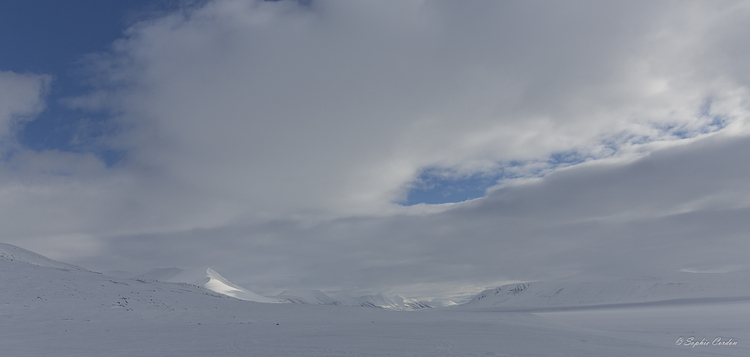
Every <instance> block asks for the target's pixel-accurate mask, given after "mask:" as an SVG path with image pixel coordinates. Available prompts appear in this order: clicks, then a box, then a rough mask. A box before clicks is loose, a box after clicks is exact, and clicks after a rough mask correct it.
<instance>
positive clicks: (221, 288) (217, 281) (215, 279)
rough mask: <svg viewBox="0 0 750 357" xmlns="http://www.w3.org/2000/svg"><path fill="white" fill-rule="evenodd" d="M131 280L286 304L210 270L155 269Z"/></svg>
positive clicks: (248, 299) (282, 300) (281, 300)
mask: <svg viewBox="0 0 750 357" xmlns="http://www.w3.org/2000/svg"><path fill="white" fill-rule="evenodd" d="M133 279H136V280H156V281H163V282H170V283H187V284H193V285H197V286H201V287H204V288H206V289H209V290H211V291H214V292H217V293H220V294H224V295H227V296H231V297H233V298H237V299H240V300H247V301H255V302H264V303H285V302H288V301H286V300H284V299H276V298H269V297H265V296H261V295H258V294H256V293H254V292H252V291H250V290H247V289H245V288H243V287H241V286H239V285H237V284H235V283H233V282H231V281H229V279H227V278H225V277H223V276H221V274H219V273H218V272H216V271H215V270H213V269H211V268H199V269H189V270H185V269H179V268H164V269H155V270H152V271H149V272H147V273H144V274H141V275H137V276H135V277H133Z"/></svg>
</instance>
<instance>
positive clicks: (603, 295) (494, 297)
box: [462, 272, 750, 310]
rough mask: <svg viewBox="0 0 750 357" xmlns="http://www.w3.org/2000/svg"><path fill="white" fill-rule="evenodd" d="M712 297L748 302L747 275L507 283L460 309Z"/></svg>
mask: <svg viewBox="0 0 750 357" xmlns="http://www.w3.org/2000/svg"><path fill="white" fill-rule="evenodd" d="M713 298H720V299H724V300H738V299H750V277H749V276H748V273H747V272H733V273H724V274H691V273H679V274H674V275H672V276H668V277H665V278H630V279H618V280H614V281H584V282H580V281H570V282H529V283H518V284H509V285H503V286H500V287H497V288H494V289H487V290H484V291H482V292H481V293H479V294H477V295H476V296H474V298H472V299H471V300H470V301H469V302H467V303H465V304H463V305H462V306H465V307H479V308H483V307H492V308H496V309H507V310H527V309H549V308H563V307H586V306H598V305H613V304H642V303H655V302H660V301H669V300H683V301H689V300H691V299H713Z"/></svg>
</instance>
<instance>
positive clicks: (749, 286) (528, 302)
mask: <svg viewBox="0 0 750 357" xmlns="http://www.w3.org/2000/svg"><path fill="white" fill-rule="evenodd" d="M0 261H4V262H7V263H14V262H16V263H26V264H31V265H35V266H42V267H49V268H56V269H60V270H66V271H80V272H82V273H87V274H89V273H93V272H90V271H88V270H86V269H83V268H81V267H78V266H75V265H72V264H67V263H62V262H58V261H55V260H52V259H49V258H47V257H44V256H42V255H39V254H36V253H34V252H31V251H28V250H25V249H22V248H19V247H16V246H13V245H9V244H3V243H0ZM97 274H98V273H97ZM105 277H106V276H105ZM119 280H120V281H128V280H129V281H140V282H165V283H182V284H190V285H194V286H197V287H199V288H200V289H201V290H202V291H206V292H210V293H219V294H222V295H226V296H231V297H234V298H237V299H240V300H247V301H254V302H262V303H291V304H308V305H332V306H360V307H370V308H381V309H388V310H398V311H414V310H421V309H429V308H433V306H431V305H430V304H428V303H426V302H424V301H418V300H415V299H410V298H405V297H401V296H396V297H393V298H388V297H385V296H383V295H382V294H378V295H365V296H360V297H352V296H349V295H346V294H343V293H329V294H326V293H324V292H322V291H320V290H287V291H284V292H282V293H281V294H278V295H276V296H272V297H267V296H261V295H259V294H256V293H254V292H252V291H250V290H248V289H245V288H243V287H241V286H239V285H237V284H235V283H233V282H231V281H229V280H228V279H226V278H224V277H223V276H221V274H219V273H218V272H216V271H215V270H213V269H211V268H208V267H205V268H200V269H189V270H185V269H179V268H164V269H155V270H152V271H149V272H147V273H145V274H139V275H136V276H132V277H130V278H129V279H122V277H120V279H119ZM736 300H750V274H748V271H735V272H727V273H687V272H683V273H675V274H673V275H671V276H667V277H664V278H655V277H638V278H627V279H613V280H602V281H597V280H593V279H590V280H570V281H557V282H527V283H518V284H509V285H503V286H500V287H497V288H492V289H487V290H484V291H482V292H481V293H479V294H477V295H476V296H474V298H472V299H471V300H470V301H468V302H466V303H464V304H461V305H457V306H453V307H452V308H458V309H477V310H493V311H535V310H557V309H560V310H565V309H580V308H595V307H606V306H615V305H638V304H659V303H663V302H669V303H670V304H674V303H681V302H684V303H691V302H700V301H713V302H721V301H736Z"/></svg>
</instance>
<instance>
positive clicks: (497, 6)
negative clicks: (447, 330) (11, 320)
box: [0, 0, 750, 294]
mask: <svg viewBox="0 0 750 357" xmlns="http://www.w3.org/2000/svg"><path fill="white" fill-rule="evenodd" d="M749 15H750V10H749V9H748V6H747V5H746V4H744V3H734V2H722V3H704V2H688V3H680V4H679V6H678V5H677V4H674V3H669V2H659V3H653V2H643V3H638V4H634V3H628V4H612V3H600V2H576V3H573V4H570V3H566V4H562V3H559V4H558V3H552V4H550V3H544V4H542V3H533V2H518V3H506V2H497V3H475V2H462V3H452V2H440V1H435V2H424V1H394V2H379V3H377V4H374V3H357V2H338V1H313V2H311V3H309V4H306V5H300V4H299V3H297V2H292V1H281V2H260V1H258V2H253V1H237V0H217V1H209V2H205V3H204V2H201V3H200V5H196V6H194V7H186V8H182V9H180V10H179V11H176V12H174V13H170V14H167V15H164V16H158V17H154V18H150V19H149V20H145V21H142V22H139V23H137V24H135V25H133V26H132V27H131V28H130V29H128V31H127V32H126V36H125V37H124V38H122V39H120V40H118V41H117V42H115V43H114V44H113V46H112V50H111V51H109V52H106V53H100V54H98V55H94V56H91V58H90V59H89V64H88V65H89V70H90V72H91V73H92V75H91V77H90V78H89V80H90V82H91V83H93V84H94V89H93V90H92V92H91V93H90V95H86V96H82V97H78V98H68V99H67V100H66V103H67V104H68V105H69V106H71V107H74V108H78V109H87V110H96V111H101V112H103V113H106V114H107V115H109V116H110V117H111V119H110V120H111V123H109V124H112V125H114V126H116V127H117V128H118V130H116V131H115V133H114V134H112V135H109V134H108V136H106V137H102V138H98V139H99V141H97V142H101V143H104V145H106V146H107V147H109V148H111V149H114V150H120V151H122V152H124V156H123V160H122V161H121V162H119V163H118V164H117V165H114V166H112V167H107V166H106V165H104V164H103V163H101V162H100V161H99V160H97V159H96V158H95V156H94V155H92V154H91V153H88V154H73V153H61V152H56V151H49V152H31V151H24V150H21V151H20V152H19V153H18V154H17V155H15V156H14V159H13V160H14V161H12V162H13V165H15V166H14V169H13V170H10V169H8V167H6V168H5V171H4V172H3V180H4V182H3V185H2V186H1V187H0V195H3V199H2V200H0V202H2V203H0V210H2V212H4V213H5V214H4V215H3V216H1V217H3V218H2V220H4V221H3V222H0V223H2V224H0V226H2V227H4V228H3V230H4V231H3V234H4V235H5V236H6V237H11V239H12V240H11V241H10V243H18V242H21V243H23V244H21V245H22V246H24V247H25V248H29V249H32V250H34V249H36V248H41V249H42V250H41V251H40V252H41V253H44V254H49V255H51V256H52V257H53V258H58V259H63V258H70V259H71V262H72V263H77V264H81V265H84V266H87V264H90V266H91V267H95V268H96V267H102V268H106V269H132V267H141V266H153V265H177V266H183V267H189V266H188V265H191V264H192V263H195V264H196V265H205V264H212V266H214V265H218V266H215V267H216V269H217V270H218V271H220V272H221V273H222V274H223V275H225V276H227V277H228V278H230V279H231V280H233V281H238V282H239V283H244V284H247V285H248V287H249V288H251V289H256V290H258V292H264V291H269V292H270V291H274V290H275V289H283V288H305V287H309V288H330V289H333V288H346V289H357V290H359V291H365V290H368V289H374V290H387V289H389V288H392V289H395V287H404V288H403V289H405V290H408V289H409V288H408V287H409V286H420V289H421V290H420V291H421V292H420V294H444V293H446V291H445V289H442V290H441V288H440V286H474V287H476V286H481V285H483V284H492V283H493V282H497V281H502V280H507V279H536V278H544V277H559V276H565V275H570V274H576V273H582V272H592V271H594V272H600V273H602V274H610V275H627V274H656V273H663V272H666V271H677V270H680V269H693V270H694V269H703V270H710V269H714V268H712V266H711V264H713V262H716V261H719V260H721V261H722V263H721V266H724V265H737V264H743V263H741V260H740V259H741V256H740V255H741V254H740V253H739V252H743V251H746V248H747V245H746V244H745V243H742V242H743V240H742V239H741V237H743V236H742V232H744V231H743V230H745V229H746V228H747V227H746V224H745V223H743V222H744V221H743V220H741V217H744V216H746V211H747V202H748V200H747V198H748V190H747V187H746V185H745V183H744V182H745V181H746V180H745V178H746V177H747V173H748V172H747V167H746V165H745V164H744V161H746V160H744V159H743V158H742V157H741V153H743V152H747V150H746V149H747V145H748V144H747V139H746V138H747V134H748V132H747V125H746V122H747V118H748V109H749V108H748V88H749V87H750V82H749V81H748V80H750V72H748V70H747V66H746V65H745V64H746V63H747V61H746V60H747V56H748V53H747V50H746V49H745V48H746V46H742V44H743V43H744V42H746V41H745V39H746V36H743V35H741V34H745V33H748V32H747V31H745V27H747V26H748V25H747V24H750V21H746V20H747V18H748V16H749ZM39 78H42V77H38V78H37V83H41V82H39V81H41V79H39ZM0 83H2V82H0ZM39 88H41V87H39ZM32 92H33V91H32ZM38 92H39V90H38V89H37V90H36V92H34V93H38ZM9 95H10V94H9ZM7 98H12V97H10V96H8V97H7ZM27 98H31V99H28V100H29V103H32V104H27V105H21V106H19V107H18V108H21V109H13V110H14V113H16V112H18V113H22V112H23V113H26V112H28V113H33V112H34V110H33V108H38V105H40V104H38V103H40V102H39V97H38V94H36V96H27ZM0 100H4V99H0ZM14 103H16V102H15V101H14ZM19 103H21V102H19ZM19 105H20V104H19ZM36 110H38V109H36ZM24 111H25V112H24ZM3 115H5V114H3ZM3 118H10V117H9V116H8V115H5V116H4V117H3ZM3 120H6V122H7V120H10V119H3ZM61 163H62V164H61ZM571 163H572V164H575V165H573V166H569V167H566V166H568V165H570V164H571ZM425 172H436V173H441V174H445V176H446V177H453V178H457V179H462V178H464V179H465V178H468V177H474V175H477V176H476V177H479V176H482V177H492V175H496V174H498V173H502V172H506V173H507V172H510V174H508V175H507V177H505V178H510V179H513V180H510V179H509V180H506V181H502V182H499V183H498V185H496V186H495V187H494V188H492V189H491V190H490V193H489V194H488V196H487V197H485V198H481V199H478V200H474V201H471V202H466V203H462V204H447V205H439V206H431V205H417V206H414V207H402V206H400V205H399V204H398V203H397V202H403V201H404V200H405V198H407V197H408V193H409V190H410V189H411V188H413V187H415V186H417V184H418V182H416V181H417V180H418V179H419V178H420V177H421V176H420V175H422V174H423V173H425ZM8 202H14V203H8ZM6 214H7V215H6ZM745 231H746V230H745ZM55 237H57V238H55ZM71 237H72V238H71ZM709 237H710V240H709ZM54 239H59V240H60V241H67V240H68V239H71V240H72V241H74V242H77V244H78V245H80V246H81V249H80V250H78V251H79V252H80V253H79V254H80V255H79V256H78V257H76V256H75V254H76V253H75V251H76V250H75V249H73V250H67V251H65V252H59V250H58V249H56V248H54V249H53V248H49V251H44V250H43V249H44V247H53V245H49V244H47V242H49V241H50V240H54ZM87 242H88V243H87ZM696 246H698V247H700V248H696ZM92 247H94V248H95V249H94V248H92ZM729 247H733V248H729ZM735 248H736V249H735ZM56 251H57V252H58V253H56ZM56 254H57V255H56ZM724 260H726V261H724ZM688 263H690V264H688ZM425 286H426V287H433V288H425ZM425 289H428V290H429V289H433V290H432V291H431V292H427V291H426V290H425ZM415 291H416V290H415Z"/></svg>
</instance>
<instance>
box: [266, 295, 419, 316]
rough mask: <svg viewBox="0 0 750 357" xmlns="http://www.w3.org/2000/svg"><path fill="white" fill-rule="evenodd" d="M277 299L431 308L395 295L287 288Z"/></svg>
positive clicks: (416, 308) (395, 307) (365, 305)
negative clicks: (350, 293)
mask: <svg viewBox="0 0 750 357" xmlns="http://www.w3.org/2000/svg"><path fill="white" fill-rule="evenodd" d="M276 297H277V298H279V299H286V300H288V301H291V302H293V303H295V304H311V305H335V306H361V307H375V308H381V309H388V310H397V311H414V310H421V309H429V308H432V306H430V305H429V304H427V303H425V302H422V301H418V300H415V299H409V298H404V297H401V296H396V297H395V298H393V299H390V298H387V297H385V296H383V295H382V294H378V295H365V296H360V297H352V296H349V295H346V294H343V293H337V294H333V297H332V296H329V295H327V294H325V293H323V292H322V291H320V290H287V291H284V292H282V293H281V294H279V295H276Z"/></svg>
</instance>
